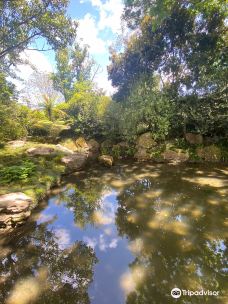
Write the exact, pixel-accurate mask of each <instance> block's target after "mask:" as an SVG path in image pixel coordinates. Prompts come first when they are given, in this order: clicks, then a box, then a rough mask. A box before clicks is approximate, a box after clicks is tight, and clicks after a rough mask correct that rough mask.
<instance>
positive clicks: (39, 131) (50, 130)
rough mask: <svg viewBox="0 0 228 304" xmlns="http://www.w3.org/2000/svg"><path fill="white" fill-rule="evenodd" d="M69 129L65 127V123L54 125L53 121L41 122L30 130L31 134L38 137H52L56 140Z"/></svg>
mask: <svg viewBox="0 0 228 304" xmlns="http://www.w3.org/2000/svg"><path fill="white" fill-rule="evenodd" d="M67 129H68V127H67V126H65V125H64V124H63V122H57V123H53V122H52V121H48V120H41V121H38V122H37V123H35V124H34V125H33V126H32V127H31V128H30V134H31V135H32V136H38V137H39V136H40V137H42V136H43V137H50V138H51V139H53V140H56V139H57V137H58V136H59V135H60V133H61V132H62V131H63V130H67Z"/></svg>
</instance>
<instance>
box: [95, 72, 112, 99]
mask: <svg viewBox="0 0 228 304" xmlns="http://www.w3.org/2000/svg"><path fill="white" fill-rule="evenodd" d="M95 82H96V83H97V86H98V87H99V88H102V89H103V90H104V91H105V92H106V94H107V95H108V96H111V95H112V94H113V93H115V91H116V89H115V88H113V86H112V83H111V81H110V80H108V75H107V72H104V73H101V74H98V75H97V76H96V77H95Z"/></svg>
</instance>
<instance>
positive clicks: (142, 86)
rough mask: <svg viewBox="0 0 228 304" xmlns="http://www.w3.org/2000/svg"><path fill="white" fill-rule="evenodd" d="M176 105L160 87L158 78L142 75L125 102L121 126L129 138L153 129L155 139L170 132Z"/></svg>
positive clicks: (125, 135)
mask: <svg viewBox="0 0 228 304" xmlns="http://www.w3.org/2000/svg"><path fill="white" fill-rule="evenodd" d="M173 113H174V105H173V104H172V103H171V102H170V101H169V99H168V97H167V96H166V94H165V93H164V92H161V91H160V90H159V87H158V83H157V80H156V79H155V78H154V79H150V78H149V79H148V78H147V77H142V78H141V79H140V80H139V81H138V82H137V83H136V84H135V85H134V86H133V88H132V90H131V93H130V95H129V96H128V98H127V99H126V101H125V103H124V108H123V111H122V119H121V120H120V128H121V130H122V134H123V135H124V137H125V138H126V139H127V140H133V139H135V138H136V136H137V135H138V134H140V133H142V132H147V131H151V132H152V133H153V136H154V138H155V139H165V138H166V136H167V135H168V134H169V130H170V127H171V125H170V123H171V117H172V116H173Z"/></svg>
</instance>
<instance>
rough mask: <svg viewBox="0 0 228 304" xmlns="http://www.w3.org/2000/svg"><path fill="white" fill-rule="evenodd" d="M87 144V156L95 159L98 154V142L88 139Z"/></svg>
mask: <svg viewBox="0 0 228 304" xmlns="http://www.w3.org/2000/svg"><path fill="white" fill-rule="evenodd" d="M88 146H89V158H91V159H96V158H97V157H98V156H99V151H100V144H99V143H98V142H97V141H96V140H95V139H90V140H89V141H88Z"/></svg>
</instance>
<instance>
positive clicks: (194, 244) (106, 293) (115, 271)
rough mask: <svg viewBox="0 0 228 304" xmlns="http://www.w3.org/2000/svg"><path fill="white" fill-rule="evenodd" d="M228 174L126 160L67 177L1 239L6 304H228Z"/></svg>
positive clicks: (221, 169) (1, 298)
mask: <svg viewBox="0 0 228 304" xmlns="http://www.w3.org/2000/svg"><path fill="white" fill-rule="evenodd" d="M227 173H228V171H227V168H225V166H220V165H210V166H209V165H193V164H192V165H178V166H174V165H164V164H150V163H144V164H135V163H125V164H118V165H115V166H114V167H113V168H110V169H101V168H96V167H94V168H90V169H88V170H87V171H85V172H80V173H77V174H74V175H72V176H70V177H68V178H66V179H65V180H64V183H63V185H62V187H61V189H54V190H53V193H52V194H51V196H50V198H49V199H48V200H47V201H45V202H42V204H40V206H39V209H37V210H35V212H34V214H33V216H32V217H31V219H30V220H29V221H28V223H26V224H25V225H24V226H23V227H21V228H20V229H18V230H17V232H16V234H15V235H13V236H12V237H11V239H10V240H8V241H7V242H6V241H5V243H2V245H1V247H0V271H1V278H0V291H1V292H0V303H6V304H15V303H16V304H30V303H39V304H46V303H47V304H52V303H53V304H54V303H55V304H58V303H63V304H68V303H69V304H88V303H91V304H124V303H127V304H136V303H137V304H144V303H145V304H152V303H155V304H160V303H161V304H166V303H213V304H214V303H227V298H226V294H225V289H226V287H227V285H226V282H227V276H226V275H227V270H228V268H227V260H226V257H227V242H226V236H227V235H226V233H227V226H228V221H227V218H226V214H227V213H226V206H227V197H228V178H227ZM174 287H177V288H180V289H181V290H186V292H187V290H189V291H200V290H202V289H203V290H204V292H206V291H208V290H209V291H210V292H215V293H214V294H213V295H198V296H197V295H193V296H190V295H188V294H183V291H182V295H181V297H180V298H179V299H178V300H177V299H174V298H173V297H171V295H170V292H171V290H172V289H173V288H174Z"/></svg>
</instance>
